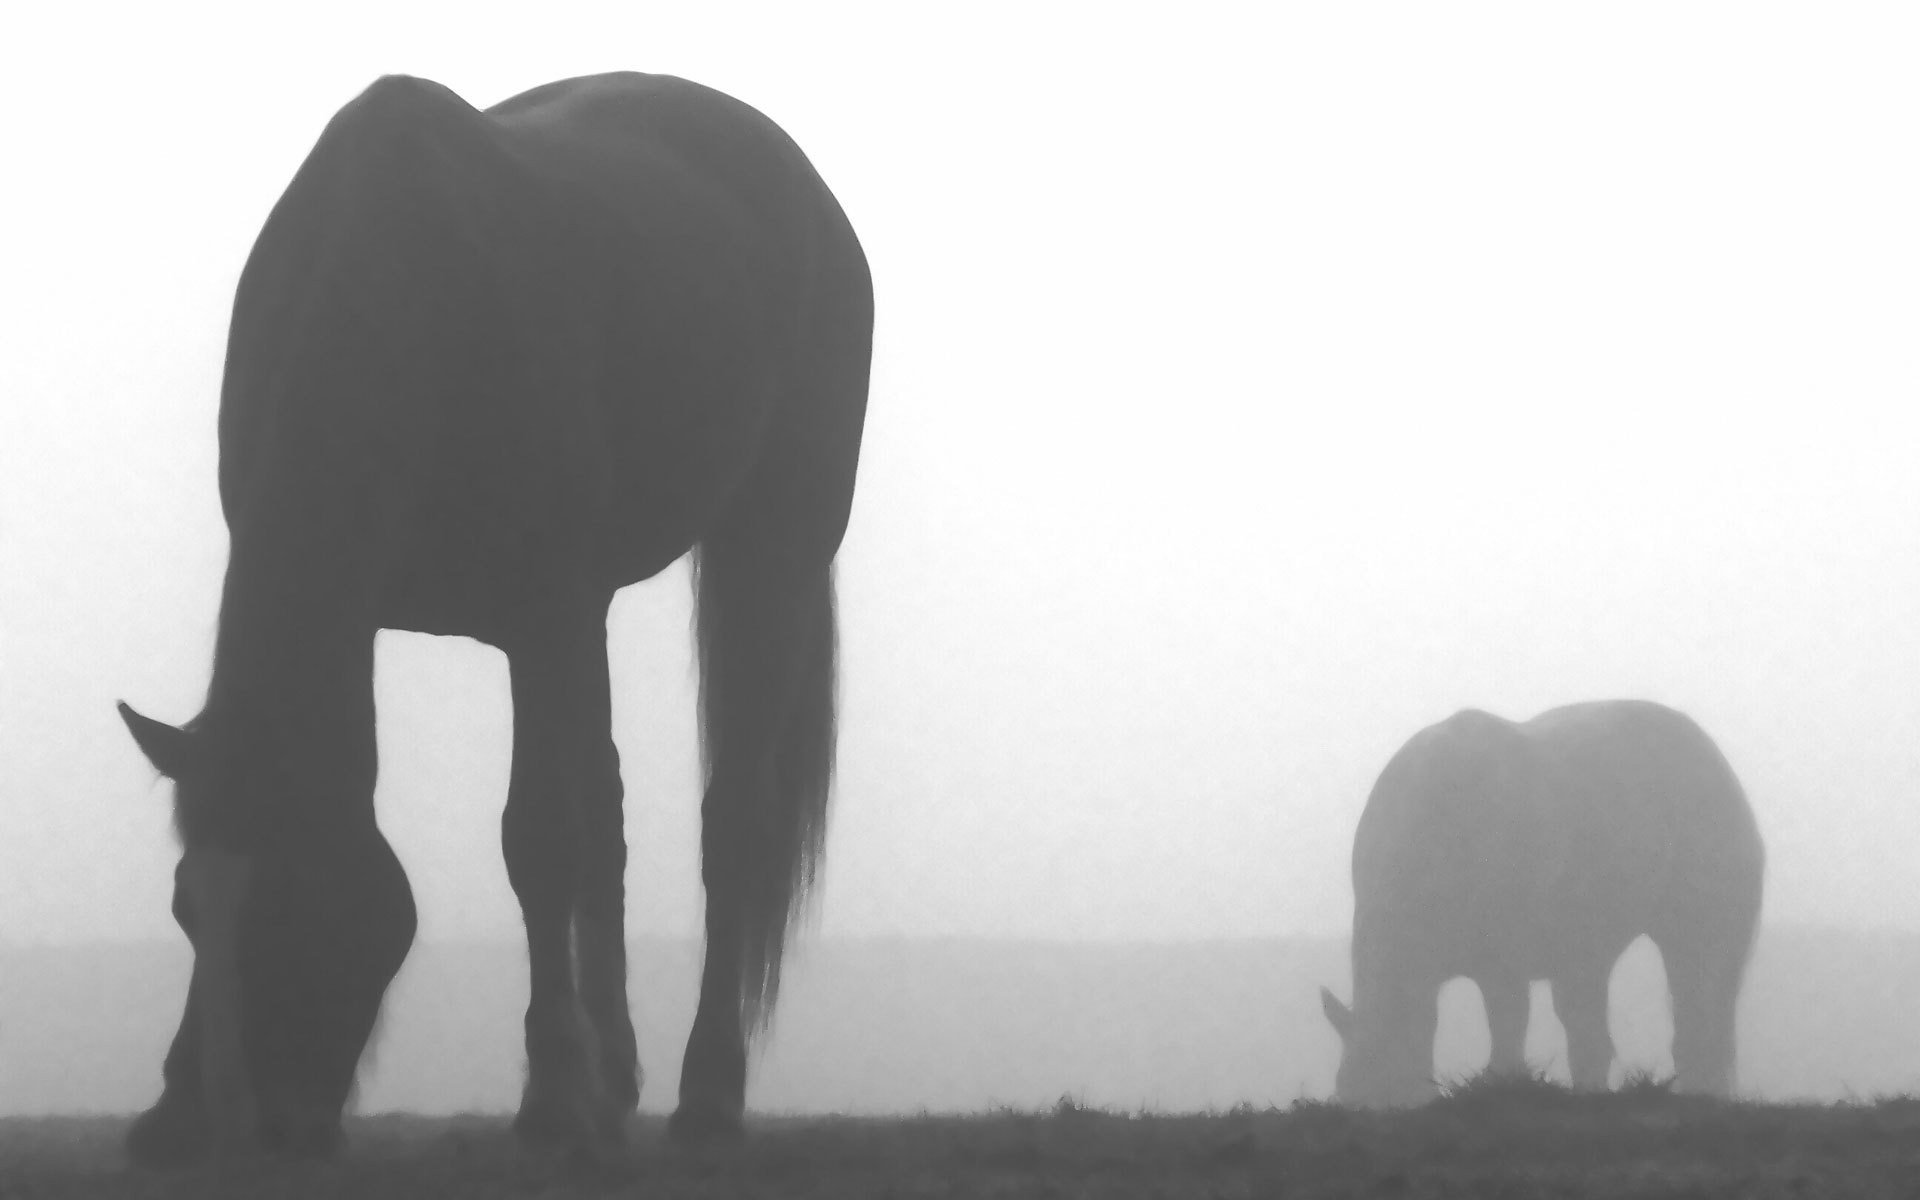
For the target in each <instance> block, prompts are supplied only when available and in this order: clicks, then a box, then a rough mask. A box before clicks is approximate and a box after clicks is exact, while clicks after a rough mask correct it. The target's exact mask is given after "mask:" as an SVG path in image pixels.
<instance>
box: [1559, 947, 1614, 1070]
mask: <svg viewBox="0 0 1920 1200" xmlns="http://www.w3.org/2000/svg"><path fill="white" fill-rule="evenodd" d="M1612 967H1613V961H1612V960H1611V959H1604V960H1601V961H1600V965H1598V966H1595V967H1589V968H1585V969H1582V970H1579V971H1569V972H1566V973H1565V974H1562V975H1558V976H1555V977H1554V979H1553V1009H1554V1013H1555V1014H1556V1015H1557V1016H1558V1017H1559V1018H1560V1024H1561V1026H1562V1027H1563V1028H1565V1029H1566V1031H1567V1071H1568V1073H1569V1074H1570V1075H1572V1076H1573V1086H1574V1087H1575V1088H1577V1089H1580V1090H1583V1091H1605V1090H1606V1088H1607V1072H1608V1071H1609V1070H1611V1069H1612V1067H1613V1032H1612V1030H1611V1029H1609V1028H1608V1026H1607V980H1608V977H1609V976H1610V975H1611V974H1612Z"/></svg>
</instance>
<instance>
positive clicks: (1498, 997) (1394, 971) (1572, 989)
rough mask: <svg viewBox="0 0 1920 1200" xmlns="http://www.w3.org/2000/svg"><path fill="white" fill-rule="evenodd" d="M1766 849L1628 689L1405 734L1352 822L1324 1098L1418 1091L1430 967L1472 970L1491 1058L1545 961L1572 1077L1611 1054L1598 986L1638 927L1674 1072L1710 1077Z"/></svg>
mask: <svg viewBox="0 0 1920 1200" xmlns="http://www.w3.org/2000/svg"><path fill="white" fill-rule="evenodd" d="M1765 864H1766V856H1765V852H1764V850H1763V849H1762V846H1761V843H1760V832H1759V829H1758V827H1757V826H1756V825H1755V824H1754V820H1753V812H1752V810H1751V809H1749V808H1748V806H1747V797H1746V793H1745V792H1744V791H1743V790H1742V789H1741V787H1740V781H1739V780H1738V779H1736V778H1735V777H1734V774H1733V769H1732V768H1731V767H1729V766H1728V765H1727V760H1726V758H1725V757H1723V756H1722V755H1721V753H1720V751H1719V749H1718V748H1717V747H1716V746H1715V745H1714V744H1713V741H1712V740H1711V739H1710V738H1708V737H1707V735H1706V734H1705V733H1703V732H1702V731H1701V729H1700V727H1699V726H1698V725H1696V724H1694V723H1693V721H1691V720H1690V719H1688V718H1687V717H1686V716H1684V715H1682V714H1680V713H1677V712H1675V711H1674V710H1672V709H1670V708H1664V707H1662V706H1660V705H1658V704H1651V703H1648V702H1646V701H1639V700H1613V701H1601V702H1597V703H1591V704H1572V705H1568V706H1567V707H1565V708H1556V709H1553V710H1552V711H1550V712H1546V713H1542V714H1541V715H1540V716H1537V717H1535V718H1534V719H1533V720H1531V721H1526V722H1524V723H1516V722H1513V721H1507V720H1502V719H1501V718H1499V717H1496V716H1492V715H1490V714H1488V713H1484V712H1478V711H1474V710H1471V709H1469V710H1467V711H1465V712H1461V713H1457V714H1455V715H1454V716H1452V717H1449V718H1448V719H1447V720H1445V721H1442V722H1440V723H1439V724H1438V725H1433V726H1429V727H1428V728H1426V729H1423V730H1421V731H1420V732H1419V733H1417V734H1415V735H1414V736H1413V738H1412V739H1411V740H1410V741H1408V742H1407V744H1406V745H1405V746H1404V747H1402V748H1401V750H1400V752H1399V753H1398V754H1395V755H1394V756H1393V759H1392V761H1390V762H1388V763H1387V766H1386V769H1385V770H1384V771H1382V772H1381V773H1380V779H1379V782H1377V783H1376V784H1374V788H1373V794H1372V795H1371V796H1369V797H1368V798H1367V807H1366V810H1365V811H1364V812H1363V813H1361V815H1360V829H1359V832H1358V833H1356V834H1355V835H1354V839H1353V900H1354V911H1353V1007H1352V1009H1348V1008H1347V1007H1346V1006H1345V1005H1343V1004H1341V1003H1340V1002H1339V1001H1338V1000H1336V999H1335V998H1334V997H1333V995H1332V993H1330V992H1326V991H1324V990H1323V991H1322V993H1321V1000H1322V1003H1323V1005H1324V1006H1325V1009H1326V1013H1327V1019H1328V1020H1330V1021H1332V1022H1333V1025H1334V1028H1335V1029H1336V1030H1338V1031H1339V1034H1340V1039H1341V1042H1342V1044H1343V1052H1342V1055H1341V1060H1340V1071H1339V1075H1338V1077H1337V1078H1336V1079H1335V1082H1334V1090H1335V1095H1336V1098H1338V1099H1340V1100H1342V1101H1344V1102H1346V1103H1350V1104H1361V1105H1380V1106H1385V1105H1396V1104H1412V1103H1418V1102H1419V1101H1422V1100H1425V1099H1427V1098H1429V1097H1431V1096H1432V1095H1433V1094H1434V1083H1433V1038H1434V1033H1435V1023H1436V1021H1437V1018H1438V1009H1437V1007H1436V1005H1437V999H1438V995H1439V991H1440V986H1441V984H1443V983H1445V982H1446V981H1447V980H1449V979H1452V978H1454V977H1456V976H1461V975H1464V976H1467V977H1468V978H1471V979H1472V980H1474V982H1475V983H1477V984H1478V985H1479V987H1480V995H1481V999H1482V1000H1483V1001H1484V1003H1485V1004H1486V1009H1487V1025H1488V1027H1489V1029H1490V1031H1491V1034H1492V1042H1493V1056H1492V1062H1491V1064H1490V1066H1491V1068H1492V1069H1493V1070H1494V1071H1496V1072H1502V1073H1513V1072H1518V1071H1520V1070H1522V1069H1523V1068H1524V1067H1525V1065H1526V1062H1525V1057H1524V1056H1525V1047H1526V1033H1527V1008H1528V984H1529V983H1530V982H1531V981H1532V980H1535V979H1547V980H1551V981H1552V985H1553V1004H1554V1008H1555V1009H1556V1010H1557V1011H1558V1012H1559V1015H1560V1019H1561V1022H1562V1024H1564V1025H1565V1027H1566V1032H1567V1065H1568V1067H1569V1069H1570V1071H1571V1073H1572V1075H1573V1083H1574V1086H1575V1087H1580V1088H1604V1087H1606V1086H1607V1071H1608V1068H1609V1067H1610V1066H1611V1064H1612V1061H1613V1038H1612V1035H1611V1034H1610V1033H1609V1032H1608V1028H1607V983H1608V979H1609V977H1610V976H1611V974H1612V972H1613V965H1614V962H1615V961H1616V960H1617V959H1618V958H1619V957H1620V954H1621V952H1622V951H1624V950H1625V949H1626V948H1627V946H1628V944H1629V943H1631V942H1632V941H1633V940H1634V939H1635V938H1637V937H1640V936H1641V935H1643V934H1644V935H1647V936H1650V937H1651V938H1652V939H1653V942H1654V944H1655V945H1656V946H1658V947H1659V949H1660V957H1661V959H1662V960H1663V961H1664V962H1665V964H1666V969H1667V982H1668V988H1669V991H1670V992H1671V993H1672V1000H1673V1065H1674V1072H1675V1084H1676V1086H1678V1087H1680V1088H1681V1089H1683V1090H1686V1091H1698V1092H1707V1093H1714V1094H1721V1095H1724V1094H1727V1093H1729V1092H1731V1091H1732V1089H1733V1084H1734V1047H1735V1039H1734V1009H1735V1005H1736V1003H1737V1001H1738V1000H1739V996H1740V981H1741V977H1742V976H1743V975H1744V973H1745V971H1746V965H1747V955H1748V952H1749V951H1750V950H1751V948H1752V945H1753V935H1754V930H1755V927H1756V925H1757V924H1758V921H1759V917H1760V886H1761V879H1762V875H1763V873H1764V869H1765Z"/></svg>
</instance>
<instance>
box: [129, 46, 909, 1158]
mask: <svg viewBox="0 0 1920 1200" xmlns="http://www.w3.org/2000/svg"><path fill="white" fill-rule="evenodd" d="M872 330H873V291H872V282H871V278H870V276H869V274H868V270H867V263H866V259H865V257H864V255H863V254H862V252H861V249H860V245H859V242H858V240H857V239H856V238H855V236H854V232H853V229H852V227H851V226H850V225H849V224H848V221H847V218H846V216H845V215H844V214H843V213H842V211H841V209H840V206H839V204H838V203H837V202H836V201H835V200H834V197H833V196H832V194H831V193H830V192H829V191H828V190H827V187H826V185H825V184H824V183H822V182H821V180H820V177H819V176H818V175H817V174H816V173H815V172H814V169H813V167H812V165H811V164H809V162H808V161H807V159H806V157H805V156H804V155H803V154H802V153H801V152H800V150H799V149H798V148H797V147H796V146H795V145H794V143H793V142H792V141H791V140H790V139H789V138H788V137H787V136H786V135H785V134H784V133H783V132H781V130H780V129H779V128H778V127H777V126H775V125H774V124H773V122H771V121H769V120H768V119H767V118H766V117H764V116H762V115H761V114H760V113H758V112H756V111H755V110H753V109H752V108H749V107H747V106H746V105H745V104H742V103H740V102H738V101H735V100H732V99H730V98H728V97H726V96H724V95H721V94H720V93H718V92H714V91H711V90H709V89H707V88H704V87H700V86H698V85H696V84H692V83H688V82H686V81H684V80H679V79H674V78H670V77H666V76H657V75H653V76H650V75H638V74H618V75H603V76H596V77H593V78H586V79H574V80H567V81H564V82H560V83H554V84H549V85H547V86H545V87H541V88H536V89H534V90H533V91H530V92H527V93H525V94H524V95H520V96H517V97H515V98H513V99H511V100H508V101H506V102H505V103H502V104H499V105H497V106H495V107H493V108H491V109H488V110H486V111H485V112H479V111H476V110H475V109H473V108H472V107H470V106H469V105H467V104H466V103H465V102H464V101H462V100H461V99H460V98H459V97H458V96H456V95H454V94H453V93H452V92H450V91H448V90H447V89H446V88H444V87H441V86H439V85H437V84H433V83H428V82H426V81H423V80H419V79H410V78H404V77H389V78H385V79H382V80H380V81H379V82H377V83H375V84H374V85H373V86H372V87H370V88H368V89H367V90H366V92H364V93H363V94H362V95H361V96H360V97H359V98H358V99H356V100H354V101H353V102H352V103H351V104H349V105H347V106H346V107H345V108H344V109H342V110H341V111H340V113H339V114H338V115H337V116H336V117H334V119H333V120H332V122H331V123H330V124H329V125H328V126H327V128H326V131H325V132H324V133H322V134H321V136H320V140H319V142H318V144H317V145H315V147H314V148H313V151H312V153H311V154H309V155H308V156H307V160H306V162H305V164H304V165H302V166H301V168H300V171H299V173H298V174H297V175H296V176H295V177H294V180H293V183H292V184H291V186H289V187H288V189H287V191H286V194H285V195H284V196H283V197H282V198H281V199H280V201H279V203H278V204H277V205H275V206H274V209H273V212H272V214H271V216H269V218H268V219H267V223H266V226H265V228H264V229H263V230H262V231H261V234H260V237H259V239H258V241H256V242H255V244H254V248H253V252H252V255H251V257H249V259H248V261H247V265H246V269H245V271H244V273H243V274H242V275H241V278H240V284H239V289H238V292H237V294H236V296H235V300H234V308H233V320H232V326H231V329H230V331H229V334H228V341H227V363H226V374H225V380H224V383H223V385H222V390H221V400H220V499H221V503H222V507H223V509H224V511H225V514H226V519H227V527H228V531H229V534H230V539H231V554H230V559H229V563H228V567H227V575H226V585H225V589H224V592H223V594H222V597H221V606H220V624H219V634H218V638H217V641H216V646H215V651H214V666H213V677H212V683H211V686H210V688H209V690H208V694H207V700H206V705H205V707H204V708H203V709H202V710H201V712H200V714H199V715H198V716H197V717H195V718H194V719H193V720H192V721H190V722H188V723H187V724H186V725H185V726H183V727H181V728H177V729H176V728H174V727H172V726H168V725H164V724H161V723H159V722H157V721H153V720H150V719H148V718H145V717H142V716H140V715H138V714H137V713H134V712H133V711H132V710H131V709H128V708H126V707H125V706H124V705H123V706H122V707H121V713H122V715H123V716H124V717H125V719H126V722H127V724H128V726H129V728H131V729H132V731H133V736H134V738H135V740H136V741H138V742H139V744H140V747H141V749H142V750H144V751H145V752H146V755H147V757H148V758H149V759H151V760H152V762H153V763H154V765H155V766H156V767H158V768H159V770H160V771H161V772H162V773H164V774H166V775H167V776H169V777H171V778H172V779H173V780H174V781H175V783H176V785H177V786H176V799H175V818H176V825H177V828H178V831H179V834H180V840H181V843H182V846H183V853H182V856H181V860H180V865H179V868H178V870H177V871H176V872H175V876H174V879H175V883H174V899H173V912H174V915H175V917H176V919H177V920H178V921H179V923H180V926H181V928H182V929H184V930H185V932H186V934H187V937H188V938H189V940H190V941H191V942H192V944H193V951H194V965H193V976H192V982H191V984H190V986H189V988H188V993H187V1002H186V1012H185V1015H184V1016H183V1017H182V1019H181V1023H180V1029H179V1032H178V1033H177V1034H176V1035H175V1036H174V1040H173V1046H172V1048H171V1049H170V1050H169V1051H168V1053H167V1058H166V1065H165V1068H164V1078H165V1087H164V1089H163V1091H162V1093H161V1095H160V1099H159V1101H158V1102H157V1103H156V1104H155V1105H154V1106H153V1107H152V1108H151V1109H149V1110H148V1111H147V1112H146V1113H144V1114H143V1115H142V1116H141V1117H140V1119H139V1120H138V1121H137V1122H136V1123H135V1125H134V1126H133V1129H132V1131H131V1133H130V1134H129V1137H128V1144H129V1150H130V1153H131V1155H132V1156H133V1158H134V1159H135V1160H136V1161H140V1162H148V1163H159V1162H180V1161H190V1160H193V1159H196V1158H199V1157H202V1156H204V1155H205V1154H206V1153H208V1152H210V1151H220V1150H225V1149H244V1148H246V1147H249V1146H264V1147H265V1148H267V1149H270V1150H276V1151H281V1152H286V1153H296V1154H301V1153H306V1154H315V1153H325V1152H327V1151H329V1150H331V1149H332V1148H333V1147H334V1146H335V1145H336V1144H337V1143H338V1141H339V1137H340V1115H341V1110H342V1108H343V1106H344V1105H345V1103H346V1101H347V1098H348V1095H349V1093H350V1091H351V1089H352V1087H353V1083H354V1075H355V1071H356V1068H357V1064H358V1062H359V1060H360V1057H361V1053H362V1051H363V1049H364V1048H365V1046H366V1043H367V1039H368V1037H369V1035H370V1033H371V1031H372V1029H373V1027H374V1022H375V1018H376V1016H377V1014H378V1010H379V1007H380V1002H381V996H382V994H383V993H384V992H385V990H386V988H387V985H388V983H389V981H390V980H391V979H392V978H393V975H394V973H395V972H396V971H397V970H398V969H399V967H400V963H401V960H402V959H403V958H405V956H406V954H407V950H408V947H409V946H410V944H411V942H412V939H413V933H414V906H413V898H412V893H411V891H410V890H409V888H408V886H407V880H406V876H405V874H404V872H403V871H402V870H401V867H400V863H399V861H398V860H397V859H396V858H395V857H394V854H393V851H392V850H391V848H389V846H388V845H387V842H386V840H385V839H384V838H383V837H382V836H381V834H380V831H379V829H378V828H377V826H376V824H375V821H374V810H373V790H374V775H375V769H376V768H375V752H374V711H373V643H374V634H375V632H376V631H377V630H379V629H383V628H391V629H411V630H420V631H424V632H428V633H437V634H461V635H465V636H467V637H472V638H477V639H479V640H481V641H484V642H488V643H490V644H492V645H494V646H498V647H499V648H500V649H501V650H503V651H504V652H505V653H506V655H507V659H508V663H509V667H510V670H511V675H512V689H513V722H514V728H513V737H514V746H513V771H512V779H511V783H510V785H509V787H508V793H507V803H506V812H505V816H504V818H503V820H502V828H501V834H502V838H501V840H502V844H503V847H504V849H505V854H506V863H507V875H508V878H509V879H510V880H511V882H512V885H513V889H514V893H515V894H516V895H517V896H518V897H519V900H520V907H521V911H522V913H523V915H524V917H525V921H526V929H527V956H528V960H529V964H530V975H531V988H530V991H531V997H530V999H529V1001H528V1004H527V1016H526V1045H527V1080H526V1090H525V1092H524V1094H523V1096H522V1098H521V1102H520V1111H519V1114H518V1116H517V1117H516V1119H515V1121H514V1128H515V1129H516V1131H518V1132H519V1134H520V1135H521V1136H522V1137H523V1138H526V1139H531V1140H535V1141H542V1142H551V1143H557V1144H559V1145H561V1146H576V1147H579V1146H587V1145H591V1144H593V1143H594V1142H596V1141H599V1140H600V1139H603V1138H610V1137H615V1136H618V1133H619V1131H620V1129H621V1127H622V1126H623V1123H624V1118H625V1117H626V1116H627V1114H629V1113H631V1112H632V1111H633V1110H634V1109H635V1107H636V1105H637V1103H638V1097H639V1084H640V1071H639V1066H638V1061H637V1056H636V1052H635V1045H634V1034H633V1025H632V1021H631V1019H630V1017H629V1015H628V1009H627V967H626V950H625V934H624V911H623V910H624V879H623V875H624V868H625V865H626V844H625V840H624V837H623V834H622V821H621V784H620V772H619V762H618V758H617V756H616V754H615V751H614V744H613V741H612V738H611V734H610V732H609V728H608V715H609V714H608V682H607V655H606V617H607V609H608V605H609V604H610V603H611V601H612V599H613V595H614V593H615V592H616V591H618V590H619V589H620V588H621V587H623V586H625V585H627V584H630V583H633V582H636V581H638V580H642V579H646V578H648V577H649V576H651V575H654V574H655V573H657V572H659V571H660V570H661V569H662V568H664V567H666V566H667V565H669V564H670V563H672V562H674V561H675V560H676V559H678V558H680V557H681V556H682V555H684V554H686V553H688V552H689V551H690V550H692V551H694V552H695V555H696V580H697V585H696V586H697V590H698V601H697V608H698V639H699V647H700V663H701V707H702V728H703V735H704V750H705V758H706V764H707V773H706V794H705V798H704V800H703V802H702V805H701V816H702V825H703V829H702V835H701V857H702V879H703V881H704V883H705V887H706V900H707V909H706V964H705V969H704V973H703V975H702V977H701V983H700V1005H699V1011H698V1015H697V1016H696V1018H695V1020H694V1025H693V1032H692V1036H691V1037H690V1038H689V1039H688V1042H687V1050H686V1060H685V1066H684V1069H683V1074H682V1076H681V1083H680V1102H679V1107H678V1109H677V1111H676V1112H675V1113H674V1115H673V1121H672V1125H671V1127H670V1128H671V1130H672V1132H673V1134H674V1135H675V1136H676V1137H679V1138H683V1139H687V1138H693V1139H697V1138H702V1137H710V1136H728V1135H732V1134H736V1133H737V1132H738V1131H739V1129H740V1122H741V1115H742V1108H743V1103H744V1092H745V1078H746V1047H747V1038H748V1035H749V1034H750V1033H752V1032H754V1031H756V1030H757V1029H759V1028H760V1027H761V1026H762V1025H763V1024H764V1021H765V1019H766V1017H767V1014H768V1012H769V1010H770V1008H771V1006H772V1004H773V1002H774V998H775V995H776V992H777V988H778V983H779V976H780V959H781V951H782V948H783V945H784V943H785V939H786V936H787V933H788V930H789V926H790V925H791V923H792V922H793V920H794V919H795V918H796V917H797V915H798V914H799V911H800V905H801V902H802V899H803V897H804V894H805V892H806V890H807V888H808V885H809V884H810V883H811V881H812V880H813V877H814V871H815V864H816V862H817V860H818V856H819V853H820V849H821V841H822V837H823V831H824V823H825V815H826V801H827V789H828V781H829V776H830V774H831V771H832V759H833V743H834V662H835V618H834V597H833V581H832V563H833V559H834V555H835V553H836V552H837V551H838V549H839V546H840V541H841V537H842V535H843V533H844V531H845V529H846V525H847V517H848V510H849V506H850V504H851V501H852V496H853V486H854V470H855V464H856V461H857V459H858V456H859V448H860V436H861V428H862V423H863V420H864V417H865V410H866V396H867V372H868V364H869V359H870V351H871V341H872Z"/></svg>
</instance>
